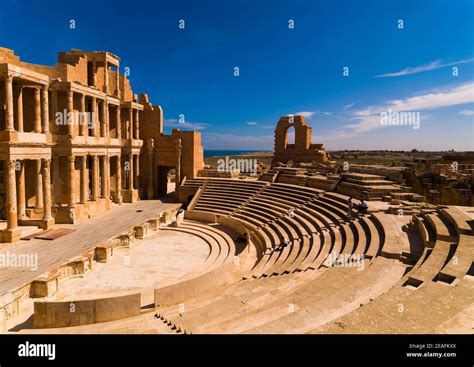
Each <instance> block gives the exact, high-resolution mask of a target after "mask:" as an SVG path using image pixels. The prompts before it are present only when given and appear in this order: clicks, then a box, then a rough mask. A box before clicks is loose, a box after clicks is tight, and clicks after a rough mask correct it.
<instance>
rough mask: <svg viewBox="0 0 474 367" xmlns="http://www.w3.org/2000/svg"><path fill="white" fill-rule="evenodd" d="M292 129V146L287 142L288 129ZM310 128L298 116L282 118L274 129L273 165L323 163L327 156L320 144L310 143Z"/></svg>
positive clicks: (304, 120)
mask: <svg viewBox="0 0 474 367" xmlns="http://www.w3.org/2000/svg"><path fill="white" fill-rule="evenodd" d="M291 128H294V134H295V138H294V144H292V143H290V142H289V141H288V134H289V129H291ZM311 134H312V128H311V126H310V125H309V124H308V123H307V122H306V119H305V118H304V117H303V116H300V115H295V116H293V115H288V116H282V117H281V118H280V120H279V121H278V124H277V126H276V128H275V151H274V158H273V164H275V163H276V162H282V163H285V164H286V163H287V162H288V161H290V160H291V161H293V162H294V164H298V163H310V162H313V161H315V162H324V161H326V160H328V155H327V154H326V151H325V150H324V147H323V145H322V144H312V143H311Z"/></svg>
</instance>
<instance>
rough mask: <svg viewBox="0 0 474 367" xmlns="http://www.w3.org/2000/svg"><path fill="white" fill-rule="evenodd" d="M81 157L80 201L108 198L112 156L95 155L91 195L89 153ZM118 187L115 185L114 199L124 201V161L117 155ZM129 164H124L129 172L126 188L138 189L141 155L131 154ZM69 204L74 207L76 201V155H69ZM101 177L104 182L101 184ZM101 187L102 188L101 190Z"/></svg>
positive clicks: (93, 158)
mask: <svg viewBox="0 0 474 367" xmlns="http://www.w3.org/2000/svg"><path fill="white" fill-rule="evenodd" d="M79 157H80V159H81V166H80V170H81V180H80V183H81V187H80V201H79V202H80V203H85V202H87V201H88V200H97V198H98V197H104V198H108V197H109V196H110V189H111V187H110V157H109V156H98V155H93V156H91V157H92V165H91V167H90V169H91V170H92V185H91V186H92V190H91V195H90V197H89V175H88V171H87V157H88V156H87V155H83V156H79ZM116 158H117V159H116V187H115V198H114V200H115V201H116V202H118V203H121V202H122V163H121V157H120V156H117V157H116ZM128 158H129V159H128V162H127V165H124V169H125V171H126V172H128V173H127V176H126V185H127V187H126V189H130V190H131V189H137V188H138V175H139V155H138V154H129V156H128ZM68 159H69V167H68V181H69V191H68V205H69V206H70V207H74V205H75V204H76V203H75V195H74V193H75V187H74V182H75V181H74V177H75V157H74V156H72V157H68ZM99 164H100V167H101V168H100V175H99ZM99 177H100V181H101V183H102V184H99ZM99 189H100V190H99Z"/></svg>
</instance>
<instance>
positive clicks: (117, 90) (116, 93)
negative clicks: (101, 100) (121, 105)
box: [115, 66, 120, 99]
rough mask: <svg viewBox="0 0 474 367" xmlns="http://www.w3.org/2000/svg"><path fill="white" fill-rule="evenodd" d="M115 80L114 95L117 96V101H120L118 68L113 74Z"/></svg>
mask: <svg viewBox="0 0 474 367" xmlns="http://www.w3.org/2000/svg"><path fill="white" fill-rule="evenodd" d="M115 78H116V79H115V80H116V87H117V89H116V90H115V95H116V96H117V98H118V99H120V71H119V67H118V66H117V67H116V74H115Z"/></svg>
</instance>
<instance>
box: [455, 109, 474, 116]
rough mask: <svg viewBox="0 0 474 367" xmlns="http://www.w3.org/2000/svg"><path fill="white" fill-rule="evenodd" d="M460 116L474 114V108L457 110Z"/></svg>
mask: <svg viewBox="0 0 474 367" xmlns="http://www.w3.org/2000/svg"><path fill="white" fill-rule="evenodd" d="M458 115H461V116H474V110H462V111H459V112H458Z"/></svg>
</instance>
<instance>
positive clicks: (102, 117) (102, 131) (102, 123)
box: [100, 100, 106, 137]
mask: <svg viewBox="0 0 474 367" xmlns="http://www.w3.org/2000/svg"><path fill="white" fill-rule="evenodd" d="M105 115H106V112H105V100H104V101H102V102H101V103H100V120H101V121H100V136H102V137H105V136H106V135H105V130H106V129H105V126H106V123H105Z"/></svg>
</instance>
